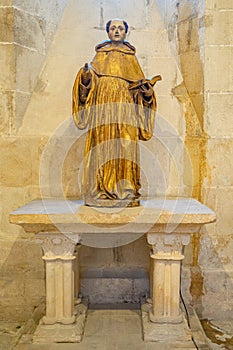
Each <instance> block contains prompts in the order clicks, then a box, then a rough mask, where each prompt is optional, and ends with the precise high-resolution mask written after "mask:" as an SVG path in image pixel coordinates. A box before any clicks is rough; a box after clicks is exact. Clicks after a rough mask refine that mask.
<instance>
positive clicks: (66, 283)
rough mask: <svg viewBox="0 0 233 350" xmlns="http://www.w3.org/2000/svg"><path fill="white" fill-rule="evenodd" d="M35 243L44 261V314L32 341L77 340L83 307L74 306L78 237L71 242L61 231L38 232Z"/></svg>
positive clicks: (80, 332) (82, 320)
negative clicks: (39, 247)
mask: <svg viewBox="0 0 233 350" xmlns="http://www.w3.org/2000/svg"><path fill="white" fill-rule="evenodd" d="M36 242H37V243H38V244H41V246H42V249H43V252H44V256H43V257H42V259H43V260H44V261H45V271H46V315H45V316H44V317H43V319H42V320H41V322H40V324H39V326H38V328H37V330H36V332H35V334H34V337H33V340H34V342H40V343H46V342H48V341H50V342H51V341H52V342H67V341H69V342H80V341H81V339H82V334H83V330H84V323H85V313H86V307H85V306H80V305H79V306H77V307H76V308H75V307H74V292H76V293H78V285H79V281H78V275H77V271H78V266H77V264H75V265H74V262H75V260H76V257H77V252H78V251H77V248H76V247H77V246H76V245H77V243H78V242H79V236H76V237H75V241H73V240H71V239H69V238H67V237H66V236H65V235H63V234H62V233H53V234H51V233H40V234H38V235H37V236H36ZM75 250H76V252H75ZM74 254H75V255H74ZM74 267H75V268H74ZM75 270H76V283H75V285H76V288H74V274H75Z"/></svg>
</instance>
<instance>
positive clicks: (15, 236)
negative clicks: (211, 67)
mask: <svg viewBox="0 0 233 350" xmlns="http://www.w3.org/2000/svg"><path fill="white" fill-rule="evenodd" d="M65 5H66V1H65V0H64V1H50V2H47V1H43V0H41V1H33V0H32V1H21V0H12V1H11V0H2V1H1V2H0V52H1V54H0V71H1V79H0V148H1V157H0V198H1V203H0V247H1V254H0V290H1V292H0V297H1V307H0V315H1V316H0V319H1V320H17V321H22V320H26V319H28V318H29V317H30V315H31V313H32V311H33V308H34V307H35V305H37V304H38V303H39V300H40V298H41V297H42V296H43V295H44V266H43V264H42V262H41V250H40V248H39V247H37V246H35V243H34V240H33V237H29V236H28V235H25V234H24V233H23V232H22V230H20V229H19V228H18V227H16V226H13V225H10V224H9V221H8V216H9V213H10V212H11V211H12V210H14V209H15V208H17V207H19V206H21V205H22V204H25V203H27V202H28V201H30V200H31V199H32V198H34V197H35V196H34V194H33V188H34V186H35V187H36V186H38V180H37V178H38V168H39V158H38V157H39V154H40V153H41V150H42V147H43V144H44V140H43V136H42V137H41V136H40V135H39V136H37V137H32V136H29V135H19V129H20V127H21V124H22V122H23V118H24V114H25V111H26V110H27V107H28V104H29V101H30V99H31V96H32V93H33V90H34V87H35V84H36V82H37V79H38V74H39V72H40V70H41V67H42V65H43V62H44V60H45V57H46V55H47V52H48V50H49V47H50V44H51V42H52V40H53V36H54V33H55V32H56V29H57V25H58V24H59V21H60V18H61V15H62V13H63V10H64V8H65ZM32 123H33V119H32Z"/></svg>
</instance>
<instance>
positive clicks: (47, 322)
mask: <svg viewBox="0 0 233 350" xmlns="http://www.w3.org/2000/svg"><path fill="white" fill-rule="evenodd" d="M10 221H11V222H12V223H15V224H18V225H21V226H22V227H23V228H24V230H25V231H26V232H30V233H32V232H34V233H35V234H36V241H37V242H38V243H39V244H41V246H42V248H43V251H44V256H43V260H44V261H45V266H46V315H45V317H44V318H43V319H42V320H41V322H40V324H39V326H38V328H37V330H36V332H35V334H34V338H33V339H34V342H79V341H80V340H81V338H82V334H83V329H84V323H85V316H86V307H85V306H84V305H83V304H78V302H77V300H76V305H77V306H76V307H75V306H74V305H75V298H77V296H78V291H79V278H78V270H79V266H78V261H77V259H76V257H77V255H78V247H79V246H80V244H81V243H82V242H83V241H84V242H86V241H85V239H86V237H87V236H89V237H91V239H92V240H93V239H95V237H96V240H97V241H98V243H99V242H100V241H101V239H103V237H108V238H109V237H110V239H111V240H110V241H111V242H115V241H117V242H119V241H120V242H122V240H121V237H128V238H129V237H130V239H131V241H132V240H133V239H136V238H139V237H140V235H143V234H146V235H147V240H148V243H149V244H150V245H151V248H152V249H151V273H150V286H151V300H152V303H151V304H147V305H144V306H143V307H142V322H143V335H144V340H145V341H161V342H162V341H163V340H164V341H165V340H166V341H168V340H171V341H176V340H178V341H181V342H184V343H183V344H184V345H185V342H187V341H189V340H190V339H191V336H190V330H189V329H188V326H187V322H186V320H185V317H184V315H183V314H182V312H181V310H180V305H179V299H180V298H179V292H180V266H181V262H182V260H183V259H184V255H183V247H184V246H185V245H187V244H188V243H189V240H190V235H191V234H192V233H198V232H199V230H200V228H201V226H202V225H204V224H206V223H210V222H213V221H215V214H214V213H213V212H212V211H211V210H210V209H209V208H207V207H206V206H204V205H202V204H201V203H199V202H198V201H196V200H193V199H184V198H181V199H179V198H176V199H169V200H168V199H166V200H164V199H162V200H161V199H152V200H148V201H147V202H143V201H141V206H140V207H137V208H123V209H120V210H119V208H115V209H113V208H112V209H110V208H107V209H105V210H104V209H102V210H101V211H100V210H98V209H95V208H90V207H83V203H82V202H80V201H68V203H67V201H62V200H56V199H45V200H43V201H42V200H41V201H40V200H37V201H33V202H31V203H29V204H28V205H26V206H25V207H22V208H20V209H18V210H16V211H15V212H14V213H12V214H11V215H10ZM114 237H115V238H114ZM132 237H133V239H132ZM87 241H88V240H87ZM92 242H93V241H92ZM127 243H128V242H127ZM77 244H79V245H78V246H77ZM125 244H126V243H125ZM74 275H75V276H76V277H75V280H76V282H75V283H74Z"/></svg>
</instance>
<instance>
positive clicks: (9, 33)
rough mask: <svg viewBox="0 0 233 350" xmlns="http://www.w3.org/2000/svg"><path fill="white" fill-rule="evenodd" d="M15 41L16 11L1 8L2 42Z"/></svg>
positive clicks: (0, 38) (0, 26)
mask: <svg viewBox="0 0 233 350" xmlns="http://www.w3.org/2000/svg"><path fill="white" fill-rule="evenodd" d="M13 41H14V9H13V7H10V6H9V7H0V42H8V43H9V42H13Z"/></svg>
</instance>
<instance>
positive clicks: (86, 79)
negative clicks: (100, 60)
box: [82, 63, 91, 86]
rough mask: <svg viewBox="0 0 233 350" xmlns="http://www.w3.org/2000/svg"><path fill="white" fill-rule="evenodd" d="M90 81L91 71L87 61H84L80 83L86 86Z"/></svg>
mask: <svg viewBox="0 0 233 350" xmlns="http://www.w3.org/2000/svg"><path fill="white" fill-rule="evenodd" d="M90 81H91V72H90V69H89V67H88V63H85V65H84V67H83V71H82V83H83V85H85V86H87V85H89V83H90Z"/></svg>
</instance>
